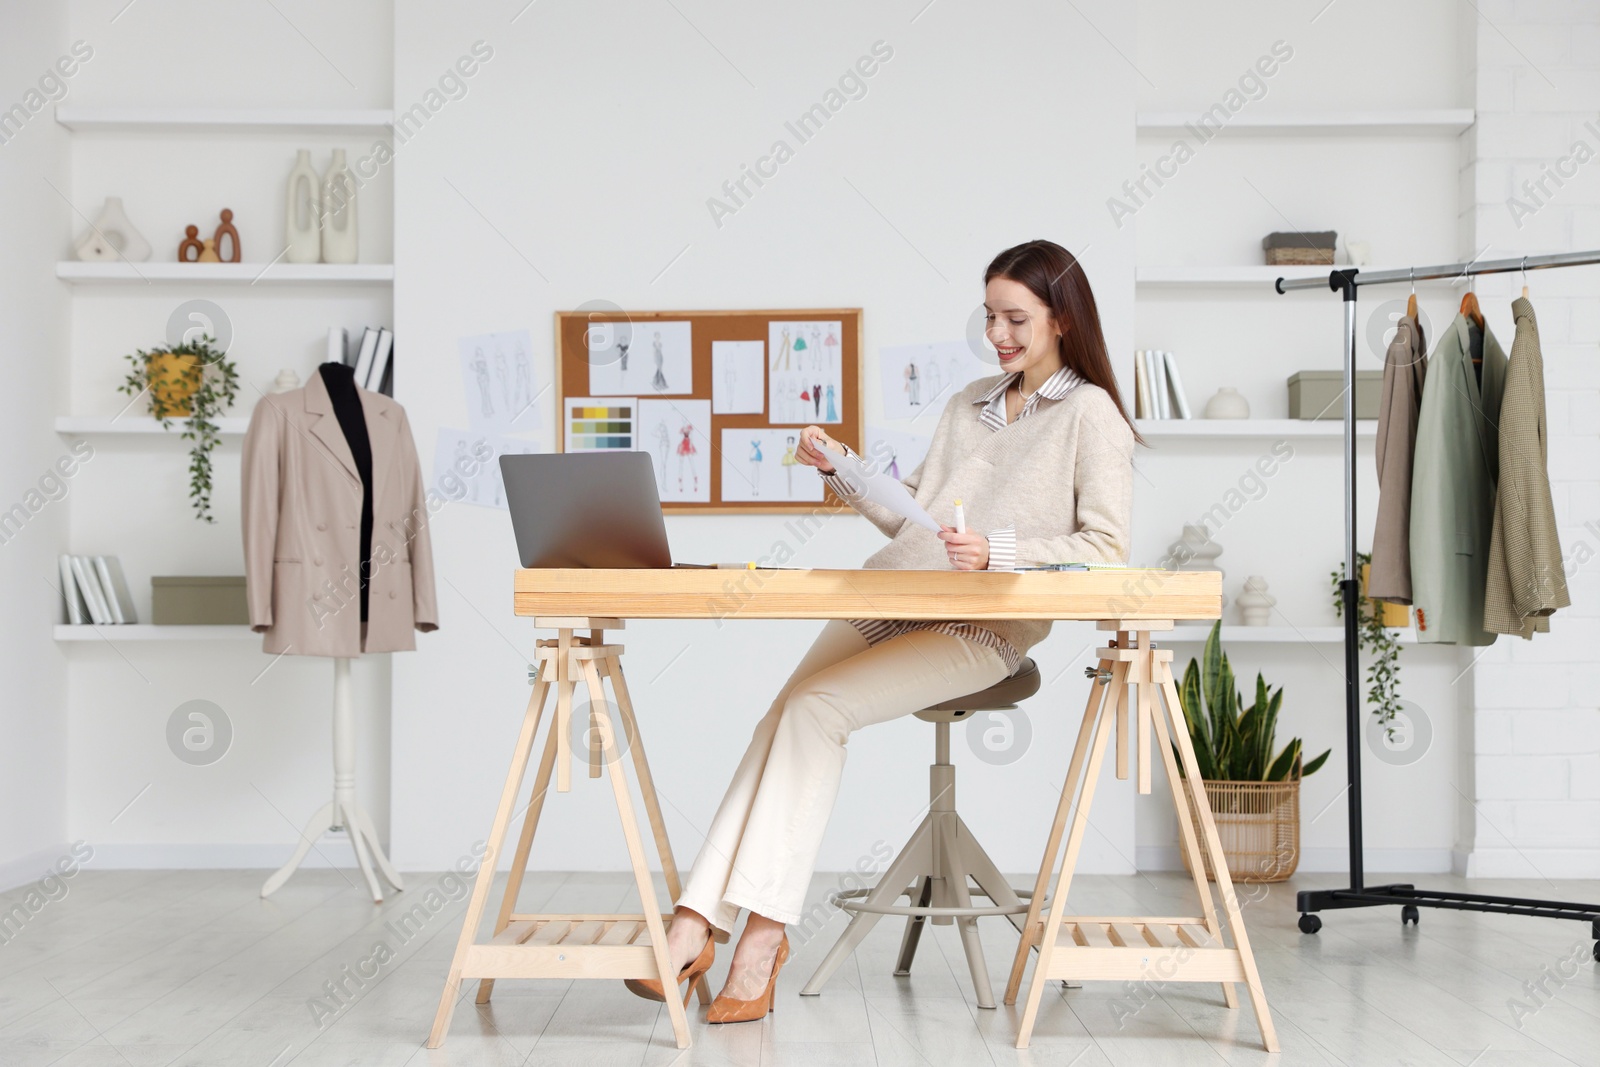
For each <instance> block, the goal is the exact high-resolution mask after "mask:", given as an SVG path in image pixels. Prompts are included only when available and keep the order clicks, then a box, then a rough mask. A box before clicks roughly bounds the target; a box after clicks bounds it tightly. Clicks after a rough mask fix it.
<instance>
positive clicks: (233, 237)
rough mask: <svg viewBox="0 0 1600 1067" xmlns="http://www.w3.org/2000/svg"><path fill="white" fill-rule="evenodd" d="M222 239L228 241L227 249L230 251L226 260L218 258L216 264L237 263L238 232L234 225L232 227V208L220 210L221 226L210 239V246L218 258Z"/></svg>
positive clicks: (220, 253) (220, 252)
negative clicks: (227, 239)
mask: <svg viewBox="0 0 1600 1067" xmlns="http://www.w3.org/2000/svg"><path fill="white" fill-rule="evenodd" d="M224 237H227V238H229V239H230V243H229V246H228V247H229V248H230V249H231V251H230V252H229V254H228V258H227V259H220V258H219V260H218V262H221V263H237V262H239V231H238V230H237V229H235V228H234V225H233V209H232V208H223V209H222V224H221V225H220V226H218V227H217V232H216V233H215V234H214V235H212V238H211V242H212V245H213V246H214V247H215V248H216V250H217V255H218V256H219V257H220V256H221V255H222V239H223V238H224Z"/></svg>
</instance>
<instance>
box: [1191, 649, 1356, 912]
mask: <svg viewBox="0 0 1600 1067" xmlns="http://www.w3.org/2000/svg"><path fill="white" fill-rule="evenodd" d="M1178 697H1179V701H1180V703H1181V704H1182V705H1183V717H1184V720H1185V722H1186V723H1187V724H1188V727H1189V740H1190V743H1191V744H1192V745H1193V746H1194V755H1195V762H1196V763H1197V764H1198V765H1199V768H1200V778H1201V780H1202V782H1203V783H1204V785H1205V792H1206V799H1207V800H1208V801H1209V802H1210V806H1211V813H1212V816H1213V819H1214V821H1215V822H1216V824H1217V835H1218V837H1219V838H1221V841H1222V853H1223V857H1224V858H1225V860H1226V861H1227V864H1228V874H1229V876H1230V877H1232V878H1233V880H1234V881H1237V882H1281V881H1283V880H1284V879H1285V878H1287V877H1289V876H1290V875H1291V874H1293V873H1294V871H1295V868H1296V867H1297V866H1299V863H1300V779H1301V778H1304V777H1305V776H1306V775H1308V774H1314V773H1315V772H1316V771H1317V770H1318V769H1319V768H1320V767H1321V766H1322V765H1323V764H1324V763H1325V762H1327V759H1328V755H1329V753H1331V752H1332V751H1333V750H1332V749H1329V750H1328V751H1327V752H1324V753H1323V754H1322V755H1320V756H1318V757H1317V758H1316V759H1314V760H1312V761H1311V762H1309V763H1305V762H1303V753H1302V750H1301V743H1300V739H1299V738H1298V737H1296V738H1292V739H1290V741H1289V743H1288V744H1287V745H1285V746H1284V747H1283V748H1282V749H1279V750H1278V751H1277V752H1276V753H1274V751H1273V745H1274V743H1275V738H1276V734H1277V728H1278V712H1279V709H1281V708H1282V706H1283V688H1282V687H1281V686H1280V687H1279V688H1277V689H1273V690H1269V689H1268V687H1267V683H1266V680H1265V679H1263V678H1262V676H1261V675H1260V674H1257V675H1256V697H1255V703H1253V704H1251V705H1250V706H1249V707H1248V708H1246V707H1244V697H1243V696H1242V695H1241V694H1240V693H1239V692H1238V690H1237V689H1235V688H1234V675H1233V668H1232V667H1231V666H1230V665H1229V663H1228V657H1227V656H1226V655H1225V654H1224V653H1223V651H1222V623H1221V621H1220V620H1219V621H1218V622H1216V623H1215V624H1213V625H1212V627H1211V633H1210V634H1208V635H1207V636H1206V645H1205V651H1204V653H1203V655H1202V659H1201V660H1200V661H1198V662H1197V661H1195V660H1192V659H1191V660H1190V661H1189V666H1188V668H1187V669H1186V670H1185V671H1184V672H1183V684H1182V685H1181V686H1180V687H1179V690H1178ZM1185 859H1186V862H1187V857H1186V858H1185ZM1206 874H1207V876H1208V877H1211V878H1213V879H1214V878H1215V877H1216V875H1215V873H1214V872H1213V871H1212V870H1211V860H1210V858H1209V857H1206Z"/></svg>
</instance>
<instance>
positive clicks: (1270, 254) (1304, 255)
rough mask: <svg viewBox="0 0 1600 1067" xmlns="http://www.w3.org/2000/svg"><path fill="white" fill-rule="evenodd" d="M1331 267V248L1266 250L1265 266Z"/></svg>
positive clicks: (1292, 247)
mask: <svg viewBox="0 0 1600 1067" xmlns="http://www.w3.org/2000/svg"><path fill="white" fill-rule="evenodd" d="M1332 265H1333V249H1331V248H1296V247H1294V246H1292V245H1291V246H1289V247H1287V248H1269V249H1267V266H1269V267H1323V266H1332Z"/></svg>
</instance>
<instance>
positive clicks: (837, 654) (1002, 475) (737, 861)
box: [629, 241, 1139, 1022]
mask: <svg viewBox="0 0 1600 1067" xmlns="http://www.w3.org/2000/svg"><path fill="white" fill-rule="evenodd" d="M984 307H985V308H986V318H987V323H988V326H987V330H986V333H987V336H988V339H989V342H990V343H991V344H992V345H993V346H994V349H995V352H996V353H997V354H998V356H999V360H1000V369H1001V371H1002V372H1003V373H1002V374H1000V375H999V376H996V377H988V378H982V379H979V380H978V381H975V382H973V383H971V384H970V385H968V386H966V387H965V388H964V389H962V390H961V391H960V392H958V393H956V394H955V395H954V396H952V397H951V399H950V401H949V403H948V404H947V405H946V407H945V409H944V413H943V414H942V415H941V416H940V418H939V425H938V429H937V430H936V431H935V432H934V436H933V441H932V443H931V445H930V446H929V449H928V455H927V458H926V459H924V460H923V462H922V463H921V464H920V465H919V466H918V467H917V469H916V470H915V471H913V472H912V473H911V476H910V477H908V478H906V479H905V481H904V484H905V485H906V487H907V488H909V489H911V490H912V492H913V494H914V495H915V497H916V499H917V501H918V503H920V504H921V505H922V506H923V507H924V508H926V509H927V510H928V512H929V513H930V514H931V515H933V517H934V518H935V520H937V521H939V522H940V524H941V527H942V528H941V530H940V532H939V533H938V534H934V533H932V532H930V531H928V530H927V529H925V528H923V527H922V526H919V525H918V524H916V523H914V522H908V521H905V520H904V519H902V518H901V517H900V516H899V515H896V514H894V513H893V512H891V511H889V510H887V509H885V508H883V507H881V506H879V505H877V504H873V503H871V502H868V501H865V500H860V501H852V503H853V504H854V506H855V507H856V509H857V510H858V511H859V512H861V514H863V515H864V516H866V518H867V519H869V520H870V521H871V522H872V523H873V525H875V526H877V527H878V528H879V529H880V530H882V531H883V532H884V533H885V534H887V535H888V536H889V537H890V538H891V541H890V542H889V544H887V545H885V546H884V547H883V548H882V549H880V550H878V551H877V552H876V553H874V554H873V555H872V556H871V557H870V558H868V559H867V561H866V562H865V563H864V564H862V566H863V567H868V568H877V567H892V568H903V569H920V570H935V569H944V568H946V567H952V568H954V569H956V570H985V569H988V570H1008V569H1012V568H1014V567H1018V566H1025V565H1033V564H1041V563H1058V562H1075V561H1105V562H1122V561H1125V560H1126V559H1127V555H1128V543H1129V521H1130V516H1129V513H1130V511H1131V508H1132V498H1133V468H1132V456H1133V446H1134V442H1135V441H1137V440H1138V439H1139V438H1138V435H1137V434H1136V433H1135V432H1134V431H1133V428H1132V423H1131V422H1130V421H1129V419H1128V416H1127V413H1126V411H1125V410H1124V409H1123V406H1122V400H1121V397H1120V395H1119V394H1118V391H1117V384H1116V378H1115V376H1114V375H1113V374H1112V371H1111V362H1110V359H1109V357H1108V356H1107V354H1106V346H1105V339H1104V337H1103V336H1102V334H1101V330H1100V319H1099V314H1098V312H1097V311H1096V310H1095V303H1094V296H1093V294H1092V293H1091V292H1090V289H1089V283H1088V281H1087V280H1086V279H1085V278H1084V275H1083V271H1082V270H1081V269H1080V268H1079V265H1078V262H1077V260H1076V259H1075V258H1074V257H1073V256H1072V254H1071V253H1070V252H1068V251H1067V250H1066V249H1064V248H1062V247H1061V246H1059V245H1056V244H1053V243H1051V242H1049V241H1029V242H1028V243H1027V244H1023V245H1018V246H1017V247H1015V248H1010V249H1007V250H1006V251H1004V252H1002V253H1000V255H999V256H997V257H995V260H994V262H992V263H990V264H989V267H988V270H986V271H985V272H984ZM839 453H848V454H851V455H854V453H853V452H851V450H850V449H849V448H847V447H846V446H844V445H842V444H840V443H839V442H837V441H834V440H832V439H830V438H829V437H828V435H827V434H826V433H824V432H823V430H822V429H821V427H818V426H807V427H806V428H805V429H804V430H802V431H801V434H800V447H799V452H798V458H799V460H800V462H802V463H804V464H806V465H807V466H811V467H815V468H817V470H818V471H819V473H820V474H821V475H822V476H823V478H824V481H826V482H827V484H828V485H830V486H831V487H833V489H834V490H835V491H836V492H837V493H839V495H840V496H841V497H842V498H844V499H847V500H849V499H850V498H851V495H852V493H851V489H850V487H849V485H848V483H846V482H844V481H843V480H842V479H840V478H838V477H837V476H836V475H835V474H834V468H833V460H832V458H831V456H832V455H836V454H839ZM957 499H960V500H961V501H962V502H963V510H964V512H965V516H966V521H967V525H968V532H966V533H958V532H957V531H956V529H955V527H954V526H952V525H948V521H949V520H950V519H952V518H953V515H954V511H953V503H954V501H955V500H957ZM983 530H987V531H988V532H987V533H983V532H979V531H983ZM1049 630H1050V623H1049V622H1048V621H1043V620H1009V619H1006V620H995V619H990V620H983V621H981V622H962V621H949V622H902V621H895V620H884V619H872V620H866V619H858V620H848V621H847V620H842V619H835V620H830V621H829V622H828V623H827V624H826V625H825V626H824V627H823V629H822V633H821V635H820V636H819V637H818V638H817V640H816V643H815V644H813V645H812V646H811V649H810V651H809V652H807V653H806V655H805V656H804V658H803V659H802V660H801V661H800V665H799V666H798V667H796V668H795V671H794V673H793V675H792V676H791V677H790V678H789V681H788V682H787V683H786V684H785V685H784V687H783V689H782V690H781V691H780V692H779V693H778V696H777V698H776V699H775V700H774V701H773V703H772V707H771V708H770V710H769V711H768V712H767V714H766V717H765V718H763V719H762V720H761V722H760V723H759V724H757V726H756V729H755V736H754V737H753V738H752V739H751V742H750V747H749V748H748V749H747V750H746V752H745V754H744V758H743V760H741V761H740V763H739V768H738V770H737V771H735V772H734V777H733V783H732V784H731V785H730V786H729V788H728V792H727V795H726V796H725V797H724V798H723V801H722V806H721V807H720V808H719V809H718V811H717V815H716V818H715V820H714V821H713V822H712V824H711V829H710V831H709V832H708V833H707V835H706V841H705V845H704V846H703V847H702V848H701V850H700V854H699V856H698V857H697V858H696V859H695V863H694V869H693V871H692V872H691V873H690V876H689V879H688V882H687V884H686V885H685V887H684V891H683V894H682V896H681V898H680V899H679V902H678V906H677V909H676V911H675V912H674V913H673V920H672V925H671V927H670V928H669V930H668V935H667V942H668V952H669V955H670V956H671V959H672V962H673V964H674V966H676V967H678V968H680V971H679V981H680V982H682V981H688V982H689V987H690V988H691V989H692V988H693V986H694V983H695V980H697V979H698V978H699V977H700V975H702V974H704V973H705V971H706V970H707V969H708V968H709V967H710V965H711V959H712V954H713V949H712V944H713V938H712V928H713V927H715V928H716V929H717V930H720V931H722V932H724V933H727V932H730V931H732V929H733V927H734V924H735V922H736V921H737V919H738V915H739V911H740V910H741V909H748V910H749V912H750V916H749V919H748V921H747V922H746V923H745V928H744V933H743V935H742V936H741V937H740V939H739V943H738V946H737V947H736V948H735V950H734V954H733V963H732V966H731V967H730V968H729V971H728V980H727V983H726V985H725V986H724V987H723V989H722V992H721V993H720V994H719V995H718V997H717V998H716V1000H715V1002H714V1003H712V1005H711V1007H710V1009H709V1011H708V1014H707V1017H706V1018H707V1021H708V1022H736V1021H743V1020H748V1019H759V1018H761V1017H762V1016H764V1015H766V1013H767V1012H768V1011H770V1010H772V999H773V989H774V987H775V985H776V982H777V976H778V970H779V968H781V967H782V966H783V962H784V960H786V959H787V958H788V947H789V946H788V939H787V938H786V937H785V936H784V925H785V924H786V923H791V922H798V921H799V920H800V917H801V914H802V909H803V905H804V900H805V893H806V889H807V887H808V885H809V884H810V881H811V873H812V865H813V863H814V862H815V859H816V855H817V849H818V847H819V846H820V845H821V842H822V834H823V830H824V829H825V828H826V825H827V820H828V816H829V813H830V811H831V809H832V807H833V802H834V799H835V796H836V794H837V791H838V786H839V778H840V775H841V773H842V771H843V768H844V760H845V742H846V741H847V739H848V738H849V735H850V733H851V731H853V730H856V729H859V728H860V727H862V726H866V725H868V724H870V723H875V722H884V721H887V720H889V719H895V718H899V717H901V716H903V715H909V714H911V713H912V712H914V711H920V710H921V709H923V708H925V707H928V706H929V705H932V704H937V703H939V702H940V701H943V700H948V699H951V698H954V697H957V696H962V695H965V694H968V693H974V692H977V691H978V690H981V689H985V688H987V687H989V686H991V685H994V684H995V683H996V682H998V681H1000V680H1001V679H1002V678H1005V677H1006V676H1007V675H1009V674H1011V673H1012V672H1013V671H1015V669H1016V668H1017V666H1018V665H1019V663H1020V661H1021V658H1022V656H1023V654H1024V653H1025V652H1027V650H1028V648H1029V647H1031V646H1032V645H1034V644H1037V643H1038V642H1039V641H1040V640H1042V639H1043V638H1044V636H1045V635H1046V634H1047V633H1048V632H1049ZM629 988H631V989H633V991H634V992H636V993H638V994H640V995H641V996H647V997H651V998H653V999H660V998H661V996H662V991H661V987H660V985H659V984H658V983H655V982H650V981H643V982H641V981H630V982H629ZM685 1000H686V1001H687V997H685Z"/></svg>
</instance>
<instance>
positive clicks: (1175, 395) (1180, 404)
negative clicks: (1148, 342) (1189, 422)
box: [1162, 352, 1193, 419]
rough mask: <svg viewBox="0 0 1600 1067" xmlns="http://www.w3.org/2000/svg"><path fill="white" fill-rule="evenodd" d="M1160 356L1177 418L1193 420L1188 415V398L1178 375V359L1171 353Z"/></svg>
mask: <svg viewBox="0 0 1600 1067" xmlns="http://www.w3.org/2000/svg"><path fill="white" fill-rule="evenodd" d="M1162 356H1163V357H1164V359H1163V362H1164V363H1165V364H1166V368H1167V384H1168V385H1170V386H1171V387H1172V400H1173V403H1174V404H1175V405H1176V407H1177V417H1178V418H1180V419H1188V418H1193V416H1192V415H1190V413H1189V397H1188V395H1187V394H1186V393H1185V392H1184V391H1183V379H1182V378H1181V377H1179V375H1178V358H1177V356H1175V355H1173V354H1172V353H1171V352H1163V353H1162Z"/></svg>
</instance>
